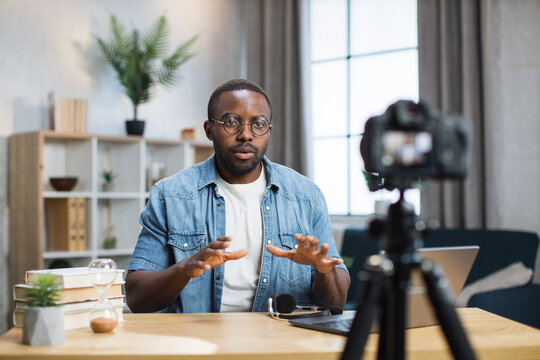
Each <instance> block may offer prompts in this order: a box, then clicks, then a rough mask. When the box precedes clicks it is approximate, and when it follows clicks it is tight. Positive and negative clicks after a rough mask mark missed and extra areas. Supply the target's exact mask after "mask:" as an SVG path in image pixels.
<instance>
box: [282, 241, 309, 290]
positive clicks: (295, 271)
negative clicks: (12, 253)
mask: <svg viewBox="0 0 540 360" xmlns="http://www.w3.org/2000/svg"><path fill="white" fill-rule="evenodd" d="M279 237H280V240H281V246H282V248H283V249H284V250H294V249H296V245H297V244H298V242H297V241H296V239H295V238H294V235H293V234H280V235H279ZM279 260H280V262H281V264H280V270H279V277H280V278H281V279H283V280H284V281H285V282H286V283H287V285H289V286H297V285H299V284H302V283H304V282H306V281H309V282H311V281H310V280H311V266H309V265H301V264H297V263H295V262H294V261H292V260H290V259H289V258H279Z"/></svg>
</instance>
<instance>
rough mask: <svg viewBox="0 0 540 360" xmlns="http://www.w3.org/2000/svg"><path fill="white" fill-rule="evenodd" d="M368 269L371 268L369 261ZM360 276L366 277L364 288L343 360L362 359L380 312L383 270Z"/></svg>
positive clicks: (377, 269)
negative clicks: (377, 314)
mask: <svg viewBox="0 0 540 360" xmlns="http://www.w3.org/2000/svg"><path fill="white" fill-rule="evenodd" d="M366 267H369V260H368V263H367V264H366ZM360 275H361V276H365V277H366V279H362V282H363V285H364V288H363V289H362V294H361V295H360V299H359V301H358V304H357V305H356V315H355V317H354V320H353V322H352V325H351V330H350V331H349V335H348V337H347V344H346V345H345V350H344V351H343V355H342V356H341V360H357V359H360V358H361V357H362V354H363V353H364V347H365V345H366V341H367V338H368V336H369V331H370V329H371V325H372V323H373V319H374V317H375V313H376V312H377V311H378V310H379V301H380V299H381V290H382V283H383V281H384V280H385V275H384V273H383V271H382V268H381V267H380V266H379V267H376V268H374V269H370V270H366V271H362V272H361V273H360Z"/></svg>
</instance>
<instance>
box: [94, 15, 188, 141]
mask: <svg viewBox="0 0 540 360" xmlns="http://www.w3.org/2000/svg"><path fill="white" fill-rule="evenodd" d="M111 32H112V39H111V40H110V41H108V42H107V41H105V40H103V39H101V38H98V37H96V41H97V44H98V46H99V48H100V49H101V52H102V53H103V55H104V56H105V59H106V60H107V62H108V63H109V64H110V65H112V67H113V68H114V70H115V71H116V74H117V75H118V80H119V81H120V84H121V85H122V87H123V89H124V92H125V93H126V95H127V96H128V97H129V99H130V100H131V102H132V104H133V119H130V120H126V132H127V133H128V135H142V134H143V132H144V125H145V122H144V120H140V119H139V118H138V114H137V110H138V107H139V105H140V104H143V103H145V102H148V101H150V99H151V98H152V96H153V95H154V94H155V88H156V86H157V85H158V84H161V85H165V86H167V85H174V84H175V83H176V82H177V80H178V77H177V70H178V68H179V67H180V66H181V65H182V64H184V63H185V62H186V61H188V60H189V59H191V57H193V54H190V53H188V50H189V48H190V47H191V46H192V45H193V43H194V42H195V40H197V37H198V35H196V36H194V37H192V38H191V39H190V40H188V41H186V42H185V43H183V44H181V45H180V46H178V47H177V48H176V50H175V51H174V52H173V54H172V55H170V56H168V57H165V53H166V51H167V38H168V35H169V29H168V24H167V19H166V17H165V16H161V17H160V18H159V19H158V20H157V21H156V22H155V23H154V25H153V26H152V28H151V29H150V30H149V31H148V32H147V33H146V34H144V35H141V34H140V33H139V31H137V30H132V31H131V33H129V32H128V31H127V30H126V28H125V26H124V25H123V24H122V23H120V22H119V21H118V19H117V18H116V16H114V15H111Z"/></svg>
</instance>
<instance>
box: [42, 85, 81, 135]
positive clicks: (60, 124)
mask: <svg viewBox="0 0 540 360" xmlns="http://www.w3.org/2000/svg"><path fill="white" fill-rule="evenodd" d="M49 123H50V125H49V127H50V128H51V130H54V131H59V132H64V133H72V134H84V133H86V99H75V98H57V97H56V96H55V95H54V93H53V92H51V93H49Z"/></svg>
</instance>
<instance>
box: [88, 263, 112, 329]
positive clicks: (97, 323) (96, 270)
mask: <svg viewBox="0 0 540 360" xmlns="http://www.w3.org/2000/svg"><path fill="white" fill-rule="evenodd" d="M88 270H89V271H90V274H91V275H92V283H93V284H94V287H95V288H96V290H97V292H98V294H99V301H98V303H97V304H96V306H94V308H93V309H92V312H90V327H91V328H92V330H94V332H96V333H106V332H111V331H113V330H114V328H116V325H117V324H118V315H117V314H116V311H115V310H114V307H113V306H112V305H111V303H110V302H109V300H107V297H106V295H107V292H108V291H109V288H110V287H111V285H112V283H113V282H114V279H116V263H115V262H114V260H112V259H96V260H94V261H92V262H91V263H90V264H89V265H88Z"/></svg>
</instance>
